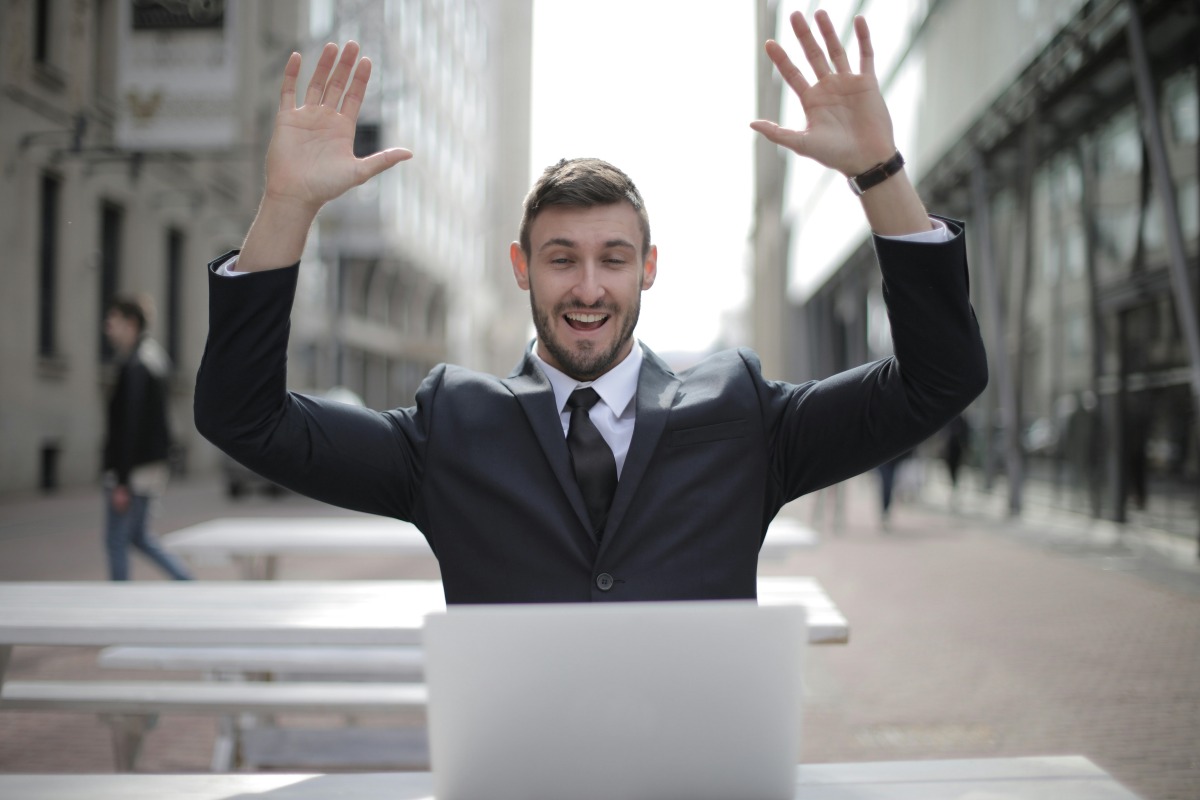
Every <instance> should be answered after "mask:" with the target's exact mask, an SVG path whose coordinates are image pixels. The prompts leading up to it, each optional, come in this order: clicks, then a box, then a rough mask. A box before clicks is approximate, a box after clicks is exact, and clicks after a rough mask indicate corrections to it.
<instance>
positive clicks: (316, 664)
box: [97, 645, 425, 681]
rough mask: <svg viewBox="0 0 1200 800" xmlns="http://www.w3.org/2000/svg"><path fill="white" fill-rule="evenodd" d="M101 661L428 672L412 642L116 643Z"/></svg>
mask: <svg viewBox="0 0 1200 800" xmlns="http://www.w3.org/2000/svg"><path fill="white" fill-rule="evenodd" d="M97 663H99V665H100V666H101V667H106V668H111V669H163V670H182V671H189V672H202V673H206V674H209V675H212V676H214V677H220V676H242V675H252V674H260V673H270V674H271V675H274V676H276V677H285V676H289V675H303V676H321V675H337V676H343V675H345V676H354V677H356V678H357V677H360V676H361V677H363V678H376V679H381V680H389V681H419V680H422V679H423V676H424V673H425V654H424V651H423V650H422V649H421V648H420V647H416V646H409V645H380V646H370V645H343V646H336V645H328V646H320V647H308V646H300V645H263V646H252V645H247V646H239V647H225V646H200V645H163V646H154V645H137V646H134V645H114V646H112V647H106V648H104V649H103V650H101V651H100V655H99V657H98V658H97Z"/></svg>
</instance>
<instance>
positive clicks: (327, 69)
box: [237, 42, 412, 272]
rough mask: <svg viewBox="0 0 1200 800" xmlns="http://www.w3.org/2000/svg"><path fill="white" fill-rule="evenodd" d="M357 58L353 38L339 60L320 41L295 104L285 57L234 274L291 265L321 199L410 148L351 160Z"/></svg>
mask: <svg viewBox="0 0 1200 800" xmlns="http://www.w3.org/2000/svg"><path fill="white" fill-rule="evenodd" d="M357 58H358V45H357V44H356V43H355V42H347V43H346V46H345V48H344V49H343V50H342V55H341V58H340V59H338V47H337V45H335V44H327V45H325V49H324V50H322V51H321V57H320V60H318V61H317V66H316V69H315V70H314V71H313V76H312V80H310V81H309V84H308V89H307V91H306V92H305V94H304V103H303V105H301V106H300V107H298V108H297V107H296V77H297V76H298V75H299V74H300V54H299V53H292V56H291V58H289V59H288V62H287V66H286V67H285V68H284V71H283V87H282V90H281V91H280V95H279V112H278V113H277V114H276V116H275V130H274V132H273V133H272V135H271V144H270V146H269V147H268V148H267V175H266V186H265V188H264V190H263V196H262V201H261V202H260V204H259V207H258V214H257V215H256V216H255V218H254V223H253V224H252V225H251V226H250V231H249V232H248V233H247V234H246V241H245V243H244V244H243V245H242V252H241V256H240V258H239V259H238V266H237V269H238V271H239V272H257V271H260V270H265V269H277V268H279V267H286V266H289V265H291V264H295V263H296V262H298V261H299V260H300V254H301V253H302V252H303V251H304V242H305V239H306V238H307V237H308V229H309V228H310V227H311V226H312V222H313V220H314V219H315V218H316V216H317V212H318V211H320V210H321V207H322V206H323V205H324V204H325V203H327V202H329V201H330V200H333V199H334V198H336V197H338V196H340V195H342V194H344V193H345V192H346V191H347V190H349V189H350V188H352V187H354V186H358V185H360V184H362V183H365V182H366V181H368V180H369V179H371V178H372V177H374V176H375V175H378V174H379V173H381V172H383V171H384V170H385V169H388V168H389V167H391V166H394V165H395V164H398V163H400V162H401V161H404V160H406V159H409V158H412V153H411V152H409V151H408V150H404V149H401V148H392V149H389V150H383V151H381V152H378V153H375V154H373V155H370V156H367V157H366V158H355V156H354V127H355V125H356V124H357V122H358V111H359V108H360V107H361V106H362V101H363V96H364V94H365V92H366V88H367V81H368V80H369V79H370V77H371V62H370V60H369V59H366V58H364V59H362V60H361V61H358V62H357V63H355V60H356V59H357ZM335 61H336V62H337V66H336V67H335V66H334V62H335ZM347 81H349V86H348V87H347ZM343 90H344V95H343ZM339 101H340V102H341V108H340V110H339V108H338V103H339Z"/></svg>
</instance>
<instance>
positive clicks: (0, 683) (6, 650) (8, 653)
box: [0, 644, 13, 689]
mask: <svg viewBox="0 0 1200 800" xmlns="http://www.w3.org/2000/svg"><path fill="white" fill-rule="evenodd" d="M12 649H13V646H12V645H11V644H0V689H3V688H4V674H5V673H6V672H8V662H9V661H11V660H12Z"/></svg>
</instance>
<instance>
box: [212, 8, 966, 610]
mask: <svg viewBox="0 0 1200 800" xmlns="http://www.w3.org/2000/svg"><path fill="white" fill-rule="evenodd" d="M816 20H817V23H818V27H819V30H820V33H821V36H822V38H823V39H824V42H825V50H827V51H828V56H826V52H825V51H823V50H822V48H821V46H820V44H819V43H818V42H817V39H816V37H815V35H814V34H813V32H812V31H811V30H810V28H809V26H808V24H807V22H806V20H805V19H804V17H803V16H802V15H800V14H796V15H793V17H792V25H793V29H794V30H795V32H796V35H797V37H798V38H799V41H800V44H801V46H802V47H803V49H804V52H805V53H806V56H807V58H808V62H809V64H810V65H811V67H812V69H813V71H814V72H815V73H816V76H817V80H816V81H815V82H814V83H811V84H810V83H809V82H808V81H807V80H806V79H805V78H804V76H803V75H802V74H801V73H800V71H799V70H798V69H797V68H796V67H795V66H794V65H793V64H792V62H791V61H790V60H789V59H788V57H787V55H786V54H785V53H784V51H783V49H782V48H781V47H780V46H779V45H778V44H777V43H775V42H768V43H767V54H768V56H769V57H770V58H771V59H772V61H773V62H774V63H775V64H776V66H777V68H778V69H779V71H780V74H781V75H782V76H783V77H784V79H785V80H786V81H787V83H788V84H789V85H790V86H791V87H792V88H793V89H794V90H795V91H796V92H797V94H798V95H799V97H800V100H801V102H802V104H803V106H804V109H805V112H806V115H807V119H808V128H807V129H806V130H805V131H802V132H801V131H791V130H787V129H783V128H780V127H779V126H777V125H775V124H774V123H771V122H767V121H757V122H754V123H752V127H753V128H754V129H755V130H757V131H759V132H760V133H762V134H763V135H765V136H767V137H768V138H769V139H771V140H772V141H774V142H778V143H780V144H783V145H785V146H787V147H789V148H790V149H792V150H794V151H795V152H797V153H799V154H800V155H803V156H807V157H810V158H813V159H816V160H817V161H819V162H821V163H822V164H825V165H826V166H828V167H830V168H832V169H836V170H838V171H839V172H841V173H843V174H844V175H847V176H851V177H855V180H856V182H857V185H858V188H859V190H860V191H862V204H863V209H864V211H865V213H866V216H867V219H868V221H869V222H870V225H871V227H872V229H873V230H874V232H875V233H876V235H877V236H876V249H877V251H878V253H879V257H880V263H881V267H882V269H883V273H884V283H885V288H886V293H885V296H886V299H887V301H888V304H889V312H890V314H891V318H892V327H893V338H894V342H895V353H896V356H895V357H894V358H890V359H886V360H884V361H880V362H877V363H874V364H869V365H866V366H864V367H861V368H859V369H856V370H852V371H850V372H847V373H844V374H842V375H838V376H834V377H833V378H830V379H828V380H825V381H820V382H811V383H807V384H803V385H798V386H796V385H789V384H783V383H777V382H772V381H768V380H765V379H764V378H763V377H762V375H761V374H760V369H759V363H758V359H757V358H756V357H755V356H754V354H753V353H751V352H749V351H746V350H739V351H730V352H725V353H720V354H717V355H715V356H712V357H710V358H708V359H706V360H705V361H703V362H702V363H700V364H699V365H697V366H696V367H694V368H693V369H690V370H688V371H687V372H684V373H682V374H679V375H675V374H673V373H672V372H671V371H670V370H669V369H668V368H667V366H666V365H665V364H663V363H662V361H661V360H659V359H658V357H657V356H655V355H654V354H653V352H651V351H650V350H649V349H648V348H646V347H645V346H644V345H641V344H640V343H637V342H635V340H634V338H633V336H632V333H633V330H634V327H635V325H636V323H637V318H638V312H639V309H640V297H641V292H642V291H645V290H646V289H649V288H650V287H651V286H652V285H653V283H654V279H655V276H656V274H657V250H656V249H655V247H654V246H653V244H652V243H651V239H650V226H649V220H648V218H647V216H646V212H645V206H644V204H643V202H642V198H641V196H640V194H639V193H638V191H637V189H636V187H635V186H634V185H633V183H632V181H630V180H629V179H628V177H627V176H625V174H624V173H622V172H621V171H620V170H618V169H616V168H615V167H613V166H611V165H609V164H606V163H604V162H601V161H597V160H595V159H578V160H574V161H563V162H560V163H559V164H556V165H554V166H552V167H550V168H549V169H547V170H546V172H545V174H544V175H543V176H542V177H541V179H539V181H538V182H537V184H536V185H535V186H534V187H533V190H532V191H531V192H530V194H529V196H528V197H527V199H526V202H525V215H524V219H523V221H522V224H521V230H520V241H519V242H516V243H514V244H513V245H512V247H511V248H510V256H511V261H512V267H513V273H514V276H515V278H516V281H517V284H518V285H519V286H520V287H521V288H522V289H524V290H527V291H529V293H530V305H531V308H532V312H533V319H534V323H535V327H536V330H537V339H536V342H535V343H534V344H533V345H532V346H531V347H530V349H529V350H528V351H527V352H526V354H525V357H524V358H523V359H522V361H521V363H520V364H519V365H518V367H517V369H516V371H515V372H514V373H513V374H512V375H511V376H510V377H509V378H507V379H504V380H498V379H495V378H493V377H491V376H487V375H482V374H479V373H476V372H472V371H470V370H465V369H462V368H459V367H454V366H446V365H441V366H439V367H437V368H435V369H434V370H433V372H431V373H430V375H429V376H428V378H426V380H425V382H424V384H423V385H422V387H421V389H420V390H419V391H418V393H417V398H416V405H415V406H414V407H412V408H406V409H396V410H392V411H386V412H382V413H380V412H374V411H370V410H367V409H361V408H350V407H341V406H337V405H335V404H329V403H325V402H322V401H321V400H319V399H315V398H309V397H303V396H298V395H292V394H289V393H288V392H287V391H286V348H287V331H288V318H289V315H290V308H291V299H292V296H293V295H294V292H295V286H296V275H297V271H298V269H299V266H298V260H299V258H300V254H301V252H302V250H303V247H304V241H305V237H306V235H307V232H308V228H309V226H310V225H311V223H312V220H313V219H314V218H315V215H316V213H317V211H318V210H319V209H320V207H321V206H322V205H323V204H324V203H325V202H327V201H328V200H331V199H333V198H335V197H337V196H338V195H340V194H341V193H343V192H344V191H346V190H347V189H348V188H350V187H351V186H354V185H357V184H360V183H362V182H364V181H366V180H368V179H369V178H370V177H372V176H373V175H376V174H378V173H379V172H381V171H383V170H385V169H388V168H389V167H391V166H394V165H395V164H397V163H399V162H400V161H403V160H405V159H407V158H409V157H411V153H409V152H408V151H406V150H400V149H392V150H385V151H382V152H380V153H376V154H374V155H371V156H369V157H367V158H363V159H356V158H354V157H353V155H352V141H353V134H354V125H355V119H356V116H357V114H358V110H359V105H360V104H361V102H362V98H363V92H364V89H365V86H366V83H367V80H368V77H369V75H370V69H371V66H370V62H369V61H367V60H366V59H363V60H361V61H357V64H356V59H357V57H358V48H357V45H355V44H354V43H353V42H351V43H348V44H347V45H346V47H345V48H344V49H343V50H342V54H341V58H340V59H338V57H337V52H338V48H337V47H336V46H335V45H332V44H330V45H326V47H325V50H324V51H323V52H322V54H321V58H320V60H319V62H318V64H317V67H316V69H315V71H314V75H313V78H312V80H311V82H310V83H309V86H308V88H307V91H306V93H305V96H304V99H303V103H302V104H301V105H300V106H299V107H297V106H296V76H297V74H298V72H299V68H300V60H299V55H298V54H293V55H292V57H291V59H290V60H289V62H288V64H287V67H286V68H285V71H284V81H283V89H282V93H281V100H280V109H279V115H278V117H277V121H276V127H275V133H274V136H273V138H272V141H271V145H270V148H269V150H268V154H267V179H266V187H265V191H264V195H263V200H262V205H261V206H260V208H259V211H258V215H257V217H256V218H255V221H254V224H253V225H252V226H251V228H250V231H249V233H248V234H247V237H246V241H245V244H244V246H243V248H242V250H241V252H240V255H238V257H237V258H236V259H234V258H233V255H234V254H229V255H227V256H224V257H222V258H220V259H218V260H217V261H214V262H213V264H212V265H211V267H212V274H211V275H210V297H211V300H210V333H209V341H208V346H207V349H206V352H205V357H204V361H203V363H202V364H201V368H200V373H199V376H198V378H197V386H196V407H195V414H196V423H197V427H198V428H199V430H200V431H201V433H202V434H204V435H205V436H206V437H208V438H209V439H211V440H212V441H214V442H215V443H216V444H217V445H218V446H220V447H221V448H222V449H224V450H225V451H226V452H228V453H230V454H231V455H233V456H234V457H235V458H237V459H239V460H242V461H244V462H245V463H246V464H247V465H248V466H250V467H251V468H253V469H255V470H257V471H259V472H261V473H262V474H264V475H266V476H268V477H270V478H271V479H273V480H276V481H278V482H279V483H281V484H283V485H285V486H288V487H290V488H292V489H295V490H297V491H300V492H302V493H305V494H308V495H310V496H312V497H316V498H318V499H321V500H325V501H327V502H330V503H334V504H338V505H342V506H345V507H348V508H353V509H357V510H361V511H367V512H371V513H377V514H383V515H387V516H392V517H397V518H400V519H406V520H411V521H412V522H413V523H415V524H416V525H417V527H418V528H420V529H421V531H422V532H423V533H424V534H425V536H426V538H427V539H428V541H429V543H430V546H431V547H432V549H433V551H434V553H435V554H436V556H437V558H438V560H439V563H440V566H441V573H442V579H443V583H444V586H445V591H446V599H447V601H448V602H451V603H457V602H536V601H605V600H654V599H699V598H709V599H721V598H752V597H754V596H755V586H756V570H757V560H758V550H759V547H760V545H761V543H762V539H763V536H764V535H765V532H766V530H767V526H768V524H769V523H770V521H771V519H772V518H773V517H774V516H775V514H776V512H777V511H778V510H779V509H780V508H781V507H782V506H783V504H784V503H786V502H788V501H790V500H792V499H794V498H796V497H798V496H800V495H802V494H804V493H806V492H809V491H813V490H815V489H819V488H821V487H823V486H828V485H830V484H833V483H836V482H838V481H841V480H843V479H845V478H849V477H851V476H852V475H856V474H858V473H861V472H863V471H865V470H868V469H870V468H872V467H874V466H875V465H877V464H879V463H882V462H884V461H887V460H888V459H890V458H892V457H893V456H895V455H896V454H897V453H900V452H903V451H905V450H907V449H909V448H911V447H912V446H913V445H914V444H916V443H917V442H919V441H920V440H922V439H924V438H926V437H928V436H929V435H931V434H933V433H934V432H936V431H937V430H938V429H940V428H941V427H942V426H943V425H944V424H945V423H946V421H947V420H949V419H950V418H951V417H953V416H954V415H955V414H957V413H958V412H959V411H961V409H962V408H963V407H965V406H966V405H967V404H968V403H969V402H970V401H971V400H972V399H973V398H974V397H975V396H977V395H978V393H979V392H980V391H982V388H983V386H984V384H985V383H986V380H987V378H986V361H985V357H984V353H983V346H982V342H981V340H980V337H979V331H978V326H977V325H976V323H975V318H974V314H973V312H972V310H971V306H970V303H969V300H968V297H967V277H966V260H965V248H964V245H963V241H962V231H961V228H960V227H959V226H957V225H955V224H953V223H946V222H941V221H937V222H934V221H932V220H931V219H930V217H929V216H928V214H927V213H926V212H925V209H924V207H923V206H922V204H921V201H920V199H919V198H918V197H917V194H916V192H915V191H914V190H913V187H912V185H911V183H909V181H908V178H907V176H906V175H905V173H904V171H903V169H901V167H902V161H901V160H900V159H899V158H898V153H897V151H896V147H895V143H894V142H893V140H892V128H891V120H890V117H889V116H888V112H887V108H886V106H885V105H884V102H883V98H882V95H881V94H880V92H879V87H878V83H877V81H876V79H875V77H874V74H873V57H872V51H871V43H870V36H869V33H868V30H867V26H866V22H865V21H864V20H862V19H861V18H859V19H857V20H856V23H855V31H856V34H857V38H858V43H859V48H860V51H861V61H860V71H859V73H857V74H856V73H854V72H853V70H852V69H851V68H850V65H849V62H848V59H847V56H846V52H845V50H844V49H843V48H842V46H841V44H840V43H839V42H838V41H837V37H836V34H835V33H834V31H833V25H832V23H831V21H830V19H829V17H828V15H827V14H825V13H824V12H818V14H817V16H816ZM335 62H336V64H335ZM343 95H344V96H343ZM339 103H340V109H339ZM914 236H915V238H916V239H917V240H919V241H917V242H911V241H905V240H904V239H905V238H906V237H907V238H913V237H914ZM884 237H894V238H884ZM580 390H583V391H580Z"/></svg>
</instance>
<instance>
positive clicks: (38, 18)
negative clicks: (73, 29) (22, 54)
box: [33, 0, 68, 88]
mask: <svg viewBox="0 0 1200 800" xmlns="http://www.w3.org/2000/svg"><path fill="white" fill-rule="evenodd" d="M63 5H64V4H63V0H35V2H34V4H33V62H34V64H35V65H36V66H37V67H38V68H39V74H40V76H41V77H42V78H43V79H49V80H50V81H51V82H52V84H53V85H55V86H58V87H60V88H61V84H62V81H63V72H64V64H63V60H64V59H65V57H66V53H65V50H66V42H65V41H64V33H65V32H66V31H67V30H68V27H67V24H66V20H65V19H64V14H65V11H66V9H65V8H64V7H63Z"/></svg>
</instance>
